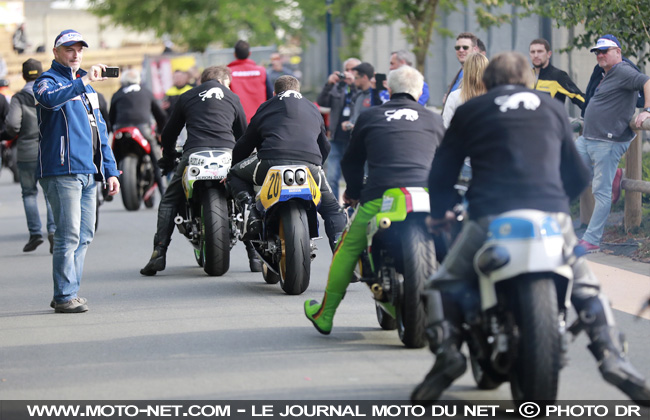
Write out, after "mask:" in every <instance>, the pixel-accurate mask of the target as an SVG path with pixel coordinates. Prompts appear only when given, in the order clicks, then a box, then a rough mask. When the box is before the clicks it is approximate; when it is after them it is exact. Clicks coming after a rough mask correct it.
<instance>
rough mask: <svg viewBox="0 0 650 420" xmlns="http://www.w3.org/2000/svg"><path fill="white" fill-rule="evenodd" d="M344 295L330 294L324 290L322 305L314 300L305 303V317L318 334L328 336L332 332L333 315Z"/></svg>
mask: <svg viewBox="0 0 650 420" xmlns="http://www.w3.org/2000/svg"><path fill="white" fill-rule="evenodd" d="M343 296H345V293H331V292H328V291H327V290H325V296H324V297H323V303H318V301H316V300H306V301H305V316H306V317H307V319H308V320H310V321H311V323H312V324H314V327H315V328H316V329H317V330H318V332H319V333H321V334H325V335H329V333H330V332H332V325H333V321H334V314H335V313H336V308H338V307H339V304H340V303H341V300H343Z"/></svg>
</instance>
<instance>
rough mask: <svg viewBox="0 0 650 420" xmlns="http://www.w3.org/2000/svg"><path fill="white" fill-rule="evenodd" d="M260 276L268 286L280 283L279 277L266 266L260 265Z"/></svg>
mask: <svg viewBox="0 0 650 420" xmlns="http://www.w3.org/2000/svg"><path fill="white" fill-rule="evenodd" d="M262 276H263V277H264V281H265V282H266V283H268V284H276V283H277V282H279V281H280V276H279V275H277V274H275V273H274V272H273V271H271V270H269V266H268V265H266V264H262Z"/></svg>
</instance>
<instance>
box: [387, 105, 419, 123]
mask: <svg viewBox="0 0 650 420" xmlns="http://www.w3.org/2000/svg"><path fill="white" fill-rule="evenodd" d="M384 115H385V116H386V121H392V120H401V119H402V117H404V118H405V119H406V121H415V120H417V119H418V118H420V114H418V112H417V111H416V110H414V109H408V108H402V109H396V110H394V111H386V112H384Z"/></svg>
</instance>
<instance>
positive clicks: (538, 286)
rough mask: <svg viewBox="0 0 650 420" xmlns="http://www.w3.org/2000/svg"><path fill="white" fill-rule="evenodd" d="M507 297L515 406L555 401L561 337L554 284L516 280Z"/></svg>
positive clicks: (545, 281) (511, 385)
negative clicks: (513, 339) (513, 329)
mask: <svg viewBox="0 0 650 420" xmlns="http://www.w3.org/2000/svg"><path fill="white" fill-rule="evenodd" d="M513 285H514V290H513V292H514V293H513V294H512V295H511V296H512V298H511V302H509V303H510V305H511V307H512V308H513V312H514V317H515V323H516V325H517V330H518V333H519V339H518V343H517V352H516V354H517V358H516V360H515V363H514V365H513V367H512V370H511V373H510V390H511V392H512V397H513V400H514V401H515V404H517V405H519V404H521V403H524V402H526V401H544V402H545V403H549V404H552V403H553V402H554V401H555V399H556V398H557V389H558V378H559V372H560V366H561V364H560V362H561V336H560V331H559V326H558V320H559V314H558V306H557V292H556V290H555V284H554V282H553V280H552V279H550V278H536V277H530V278H526V279H521V280H516V281H515V282H514V284H513Z"/></svg>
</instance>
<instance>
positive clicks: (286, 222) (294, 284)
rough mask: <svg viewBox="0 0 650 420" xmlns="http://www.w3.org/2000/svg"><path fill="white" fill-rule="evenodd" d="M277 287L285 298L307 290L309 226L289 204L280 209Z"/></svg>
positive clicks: (299, 210) (301, 209) (297, 208)
mask: <svg viewBox="0 0 650 420" xmlns="http://www.w3.org/2000/svg"><path fill="white" fill-rule="evenodd" d="M279 230H280V232H279V233H280V241H281V243H282V255H281V257H280V285H281V286H282V290H284V291H285V292H286V293H287V294H289V295H299V294H301V293H302V292H304V291H305V290H307V287H309V276H310V274H311V256H310V246H309V223H308V222H307V211H306V210H305V208H304V207H302V206H300V205H299V204H297V203H295V202H293V201H289V202H288V203H287V204H286V207H285V208H283V209H281V215H280V228H279Z"/></svg>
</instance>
